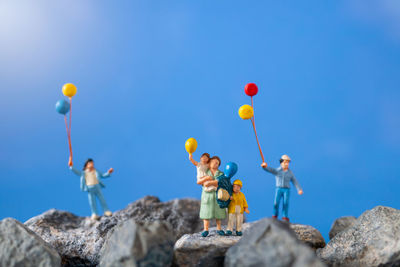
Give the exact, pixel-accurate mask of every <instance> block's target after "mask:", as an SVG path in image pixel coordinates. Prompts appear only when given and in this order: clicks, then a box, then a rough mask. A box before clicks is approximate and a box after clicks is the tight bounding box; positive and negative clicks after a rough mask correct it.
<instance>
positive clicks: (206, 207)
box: [197, 156, 226, 237]
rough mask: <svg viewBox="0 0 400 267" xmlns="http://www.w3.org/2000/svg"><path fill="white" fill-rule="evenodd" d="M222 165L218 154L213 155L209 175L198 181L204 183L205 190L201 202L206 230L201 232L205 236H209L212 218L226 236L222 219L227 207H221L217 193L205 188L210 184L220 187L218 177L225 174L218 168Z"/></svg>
mask: <svg viewBox="0 0 400 267" xmlns="http://www.w3.org/2000/svg"><path fill="white" fill-rule="evenodd" d="M220 165H221V160H220V158H219V157H218V156H213V157H212V158H211V159H210V163H209V170H208V172H207V174H208V176H206V177H204V178H203V179H204V181H201V180H200V181H198V182H197V183H198V184H203V192H202V193H201V204H200V219H202V220H203V224H204V231H203V232H202V233H201V235H202V236H203V237H206V236H208V234H209V232H208V229H209V226H210V220H212V219H215V220H216V224H217V234H219V235H222V236H224V235H225V232H224V231H223V230H222V229H221V220H223V219H225V218H226V209H224V208H220V206H219V205H218V202H217V194H216V193H215V192H214V191H213V192H207V191H206V190H205V188H207V187H210V186H215V187H218V178H219V177H223V176H224V174H223V173H222V172H221V171H220V170H218V168H219V166H220Z"/></svg>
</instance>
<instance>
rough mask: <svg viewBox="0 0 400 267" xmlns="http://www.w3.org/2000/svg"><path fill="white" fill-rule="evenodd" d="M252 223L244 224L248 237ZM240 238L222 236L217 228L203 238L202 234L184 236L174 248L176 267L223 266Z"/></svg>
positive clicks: (244, 230) (211, 229) (244, 232)
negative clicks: (227, 252) (229, 251)
mask: <svg viewBox="0 0 400 267" xmlns="http://www.w3.org/2000/svg"><path fill="white" fill-rule="evenodd" d="M251 225H252V223H244V224H243V234H244V235H246V234H247V232H248V230H249V229H250V227H251ZM240 238H241V237H240V236H236V235H232V236H220V235H218V234H217V233H216V228H215V227H213V228H210V234H209V235H208V236H207V237H202V236H201V232H199V233H195V234H186V235H184V236H182V237H181V238H180V239H179V240H178V241H177V242H176V243H175V247H174V266H180V267H189V266H209V267H213V266H222V265H223V262H224V257H225V253H226V251H227V250H228V249H229V248H230V247H231V246H233V245H235V244H236V243H237V242H238V241H239V240H240Z"/></svg>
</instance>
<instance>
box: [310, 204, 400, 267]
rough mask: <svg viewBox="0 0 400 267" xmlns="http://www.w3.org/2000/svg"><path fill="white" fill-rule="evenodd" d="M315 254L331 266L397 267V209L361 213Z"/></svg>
mask: <svg viewBox="0 0 400 267" xmlns="http://www.w3.org/2000/svg"><path fill="white" fill-rule="evenodd" d="M317 254H318V256H319V257H320V258H321V259H322V260H323V261H325V262H326V263H328V264H329V265H331V266H400V210H397V209H393V208H389V207H383V206H377V207H375V208H373V209H371V210H368V211H365V212H364V213H363V214H362V215H361V216H360V217H359V218H358V219H357V220H356V222H355V223H354V224H353V225H352V226H351V227H349V228H347V229H346V230H343V231H341V232H339V233H338V234H337V235H336V236H335V237H334V238H333V239H332V240H331V241H330V242H329V243H328V244H327V245H326V246H325V248H323V249H319V250H318V251H317Z"/></svg>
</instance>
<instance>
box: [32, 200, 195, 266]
mask: <svg viewBox="0 0 400 267" xmlns="http://www.w3.org/2000/svg"><path fill="white" fill-rule="evenodd" d="M199 210H200V201H199V200H195V199H175V200H171V201H168V202H160V200H159V199H158V198H157V197H151V196H147V197H144V198H142V199H139V200H137V201H135V202H133V203H131V204H129V205H128V206H127V207H126V208H125V209H123V210H120V211H117V212H115V213H114V214H113V216H111V217H105V216H102V217H101V219H100V220H99V221H92V220H91V219H90V218H89V217H79V216H76V215H74V214H72V213H69V212H65V211H58V210H49V211H47V212H45V213H43V214H42V215H39V216H37V217H34V218H31V219H30V220H28V221H27V222H25V225H26V226H28V227H29V228H30V229H31V230H32V231H34V232H35V233H36V234H38V235H39V236H41V237H42V238H43V239H44V240H45V241H46V242H48V243H50V244H51V245H52V246H53V247H54V248H55V249H56V250H57V251H58V253H59V254H60V255H61V257H62V259H63V264H64V265H65V266H96V265H97V264H98V263H99V257H100V256H99V255H100V253H99V252H100V249H101V248H102V246H103V244H104V241H105V240H106V239H107V236H108V234H110V232H111V231H110V230H112V229H113V228H114V227H115V226H116V225H117V224H119V223H121V222H123V221H126V220H128V219H134V220H135V221H136V222H152V221H156V220H162V221H166V222H168V223H169V224H170V225H171V226H172V228H173V230H172V233H173V235H174V237H175V239H176V240H177V239H178V238H179V237H181V236H182V235H183V234H186V233H194V232H198V231H200V230H201V229H202V222H201V220H200V219H199Z"/></svg>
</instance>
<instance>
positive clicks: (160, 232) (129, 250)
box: [100, 219, 175, 267]
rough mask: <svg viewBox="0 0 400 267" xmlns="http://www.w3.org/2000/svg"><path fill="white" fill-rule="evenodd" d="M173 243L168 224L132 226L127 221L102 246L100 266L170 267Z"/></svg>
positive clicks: (138, 224)
mask: <svg viewBox="0 0 400 267" xmlns="http://www.w3.org/2000/svg"><path fill="white" fill-rule="evenodd" d="M174 242H175V235H174V234H173V231H172V227H171V226H170V224H169V223H167V222H161V221H155V222H147V223H136V222H135V220H134V219H130V220H127V221H125V222H122V223H121V224H120V225H118V226H117V227H115V228H114V230H113V232H112V234H111V236H110V237H109V238H108V239H107V241H106V242H105V244H104V246H103V248H102V252H101V259H100V266H104V267H108V266H110V267H111V266H112V267H130V266H132V267H136V266H170V265H171V263H172V257H173V248H174Z"/></svg>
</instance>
